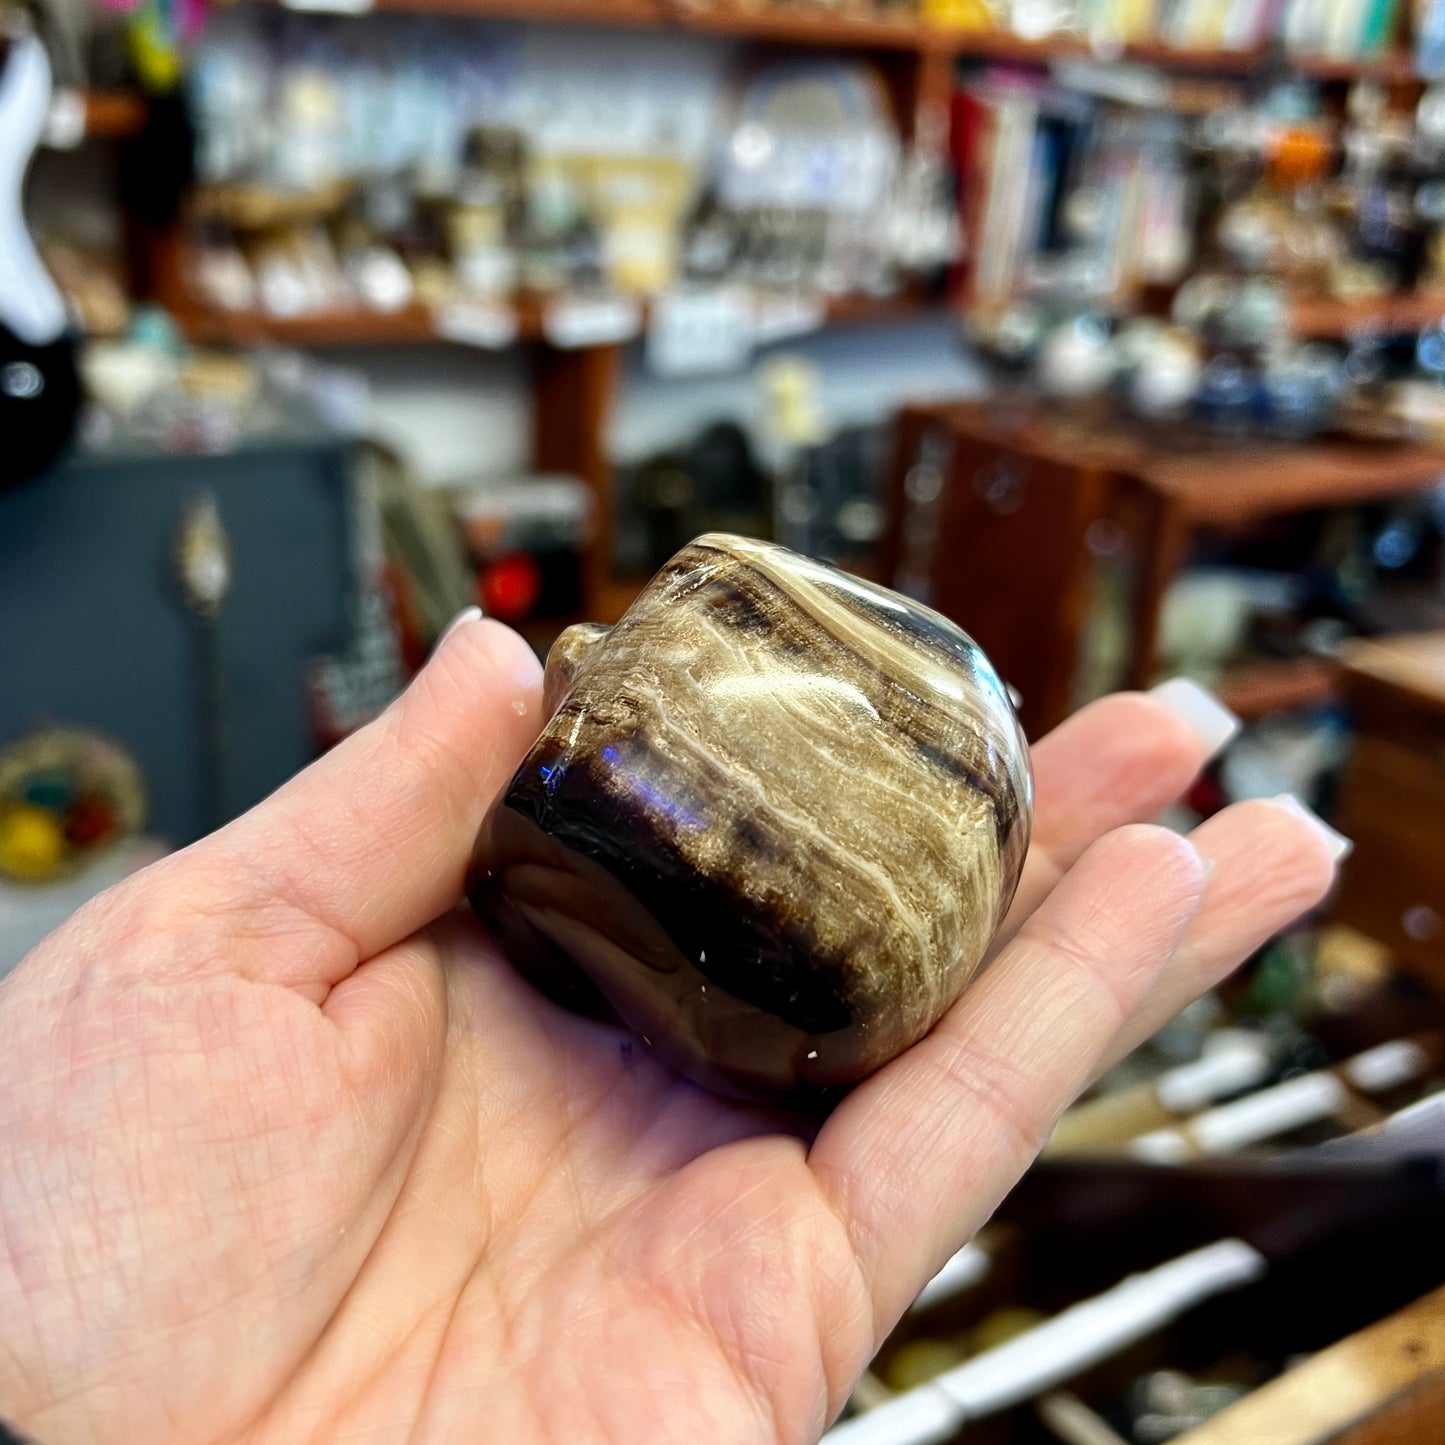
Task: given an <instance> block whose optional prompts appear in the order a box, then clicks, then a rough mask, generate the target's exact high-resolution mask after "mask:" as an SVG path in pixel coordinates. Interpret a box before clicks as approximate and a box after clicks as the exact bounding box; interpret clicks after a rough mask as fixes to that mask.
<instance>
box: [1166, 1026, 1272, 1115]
mask: <svg viewBox="0 0 1445 1445" xmlns="http://www.w3.org/2000/svg"><path fill="white" fill-rule="evenodd" d="M1211 1044H1212V1047H1210V1048H1209V1049H1208V1050H1207V1052H1206V1053H1205V1054H1204V1056H1203V1057H1202V1058H1200V1059H1197V1060H1195V1062H1194V1063H1192V1064H1181V1065H1180V1066H1179V1067H1178V1068H1177V1069H1170V1070H1169V1071H1168V1073H1166V1074H1163V1075H1161V1076H1160V1079H1159V1083H1158V1085H1157V1086H1156V1089H1155V1092H1156V1094H1157V1095H1158V1097H1159V1102H1160V1103H1161V1104H1163V1105H1164V1107H1165V1108H1166V1109H1168V1110H1169V1112H1170V1113H1171V1114H1193V1113H1194V1112H1195V1111H1196V1110H1199V1109H1202V1108H1204V1107H1205V1105H1207V1104H1212V1103H1213V1102H1214V1101H1215V1100H1216V1099H1220V1098H1223V1097H1224V1095H1226V1094H1236V1093H1238V1092H1239V1091H1240V1090H1242V1089H1248V1088H1250V1087H1251V1086H1252V1085H1255V1084H1257V1083H1259V1081H1260V1080H1261V1079H1262V1078H1264V1076H1265V1075H1266V1074H1267V1073H1268V1072H1269V1067H1270V1052H1271V1050H1270V1045H1269V1043H1268V1041H1267V1040H1266V1039H1264V1038H1263V1037H1262V1036H1260V1035H1258V1034H1246V1033H1243V1032H1235V1031H1230V1033H1229V1034H1228V1036H1227V1037H1224V1036H1220V1035H1216V1038H1215V1039H1214V1040H1211Z"/></svg>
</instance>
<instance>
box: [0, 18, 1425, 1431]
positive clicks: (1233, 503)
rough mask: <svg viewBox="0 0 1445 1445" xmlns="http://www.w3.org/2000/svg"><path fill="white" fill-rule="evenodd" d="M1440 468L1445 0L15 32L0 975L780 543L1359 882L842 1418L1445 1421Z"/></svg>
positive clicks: (1187, 815) (1033, 1193)
mask: <svg viewBox="0 0 1445 1445" xmlns="http://www.w3.org/2000/svg"><path fill="white" fill-rule="evenodd" d="M1442 478H1445V3H1442V0H872V3H869V0H286V3H269V0H267V3H263V0H237V3H206V0H116V3H107V4H101V3H92V0H24V3H21V0H0V974H3V973H4V972H5V971H6V970H7V969H8V968H10V967H13V965H14V964H15V963H16V962H17V961H18V960H19V958H20V957H22V956H23V954H24V953H25V952H26V950H27V949H28V948H29V947H30V946H31V945H32V944H33V943H34V942H35V941H36V940H37V939H38V938H39V937H40V936H42V935H43V934H44V933H45V932H46V931H47V930H48V929H49V928H51V927H53V926H54V925H55V924H56V923H57V922H59V921H60V920H61V919H63V918H64V917H65V916H66V914H67V913H68V912H69V911H71V910H72V909H73V908H74V907H76V906H77V905H78V904H79V903H80V902H81V901H83V900H84V899H85V898H87V897H89V896H91V895H92V894H93V893H95V892H96V891H98V890H99V889H101V888H103V887H105V886H107V885H108V884H109V883H111V882H113V881H115V880H116V879H117V878H120V877H123V876H124V875H125V874H126V873H128V872H130V871H131V870H133V869H135V868H137V867H140V866H142V865H143V864H144V863H145V862H147V861H149V860H150V859H152V858H154V857H157V856H159V855H160V854H161V853H163V852H164V851H166V850H167V849H170V848H174V847H177V846H180V845H184V844H185V843H187V842H189V841H191V840H193V839H194V838H196V837H199V836H200V835H202V834H203V833H205V832H207V831H208V830H210V829H211V828H213V827H215V826H217V825H218V824H219V823H221V822H223V821H224V820H226V819H227V818H229V817H232V816H234V815H235V814H236V813H238V812H240V811H242V810H244V809H245V808H247V807H249V806H250V805H251V804H253V803H254V802H256V801H257V800H258V799H259V798H261V797H263V796H264V795H265V794H266V793H268V792H269V791H270V790H271V789H273V788H274V787H276V786H277V785H278V784H279V783H280V782H282V781H283V780H284V779H285V778H286V777H288V776H289V775H290V774H292V773H293V772H295V771H296V770H297V769H298V768H300V767H302V766H304V765H305V764H306V763H307V762H308V761H309V760H310V759H312V758H314V757H315V756H317V755H318V754H319V753H320V752H321V751H323V750H324V749H325V748H327V747H328V746H330V745H331V744H333V743H334V742H335V741H337V740H338V739H339V738H341V737H343V736H345V734H346V733H348V732H349V731H351V730H352V729H354V728H355V727H357V726H358V725H360V724H361V723H363V722H364V721H365V720H367V719H368V718H369V717H372V716H374V715H375V714H376V713H377V712H378V711H379V710H380V709H381V708H382V707H383V706H385V704H386V702H387V701H388V700H389V699H390V698H391V697H393V696H394V695H395V694H396V693H397V691H398V690H399V689H400V688H402V687H403V686H404V685H405V683H406V680H407V679H408V677H409V676H410V675H411V674H412V673H413V672H414V671H415V669H416V668H417V667H418V666H419V665H420V664H421V662H422V661H423V660H424V658H425V657H426V655H427V653H428V651H429V649H430V648H431V646H432V645H433V644H434V642H435V640H436V638H437V636H438V634H439V632H440V630H441V629H442V627H443V626H444V625H445V623H446V621H447V620H448V619H449V618H450V617H451V616H453V615H454V614H455V613H456V612H457V611H458V610H459V609H460V608H462V607H464V606H466V605H467V604H468V603H471V602H479V603H480V604H481V605H482V606H483V607H484V608H485V610H486V611H487V612H488V613H489V614H490V615H492V616H495V617H499V618H501V619H503V620H505V621H508V622H510V623H512V624H513V625H514V626H516V627H518V628H519V629H520V630H521V631H522V632H523V633H524V635H525V636H526V637H527V638H528V639H529V640H530V641H531V642H532V643H533V644H534V645H535V646H536V647H537V648H538V650H539V651H543V652H544V651H545V649H546V647H547V646H548V644H549V643H550V641H551V639H552V638H554V637H555V636H556V634H557V633H558V632H559V631H560V630H561V629H562V628H563V627H564V626H566V625H567V624H568V623H570V622H572V621H576V620H580V619H591V620H598V621H604V622H610V621H615V620H616V619H617V618H618V617H620V616H621V615H622V613H623V612H624V611H625V609H626V608H627V606H628V604H629V602H630V601H631V599H632V598H633V597H634V596H635V595H636V593H637V591H638V589H639V588H640V586H641V585H642V583H643V582H644V581H645V580H646V578H647V576H648V575H649V573H650V572H651V571H652V570H653V569H654V568H656V567H657V566H658V565H659V564H660V563H662V562H663V561H665V560H666V559H667V557H668V556H669V555H670V554H671V553H672V552H673V551H674V550H676V549H677V548H678V547H679V546H680V545H682V544H683V543H684V542H686V541H687V540H689V539H690V538H692V537H693V536H695V535H696V534H698V533H700V532H703V531H707V530H711V529H726V530H730V531H738V532H744V533H749V534H752V535H757V536H763V537H771V538H775V539H777V540H778V541H781V542H784V543H786V544H787V545H788V546H791V547H794V548H796V549H798V550H800V551H804V552H807V553H810V554H813V555H815V556H818V557H822V558H825V559H828V560H830V561H833V562H836V563H837V564H838V565H840V566H843V567H845V568H848V569H850V570H852V571H854V572H856V573H858V574H859V575H861V576H864V577H868V578H872V579H875V580H878V581H882V582H886V583H888V584H889V585H891V586H894V587H897V588H899V589H900V590H902V591H904V592H907V593H909V594H911V595H913V596H915V597H918V598H921V599H923V600H925V601H928V602H929V603H931V604H932V605H933V606H935V607H937V608H938V609H940V610H941V611H943V612H945V613H946V614H948V615H949V616H950V617H952V618H954V619H955V620H956V621H958V622H959V623H960V624H961V625H962V626H964V627H965V628H966V629H967V630H968V631H970V632H971V633H973V634H974V635H975V636H976V637H977V638H978V639H979V641H980V642H981V643H982V644H983V645H984V646H985V647H986V648H987V650H988V651H989V653H990V654H991V656H992V657H993V659H994V660H995V662H996V663H997V664H998V666H999V668H1000V670H1001V671H1002V672H1003V673H1004V675H1005V676H1006V677H1007V678H1008V679H1009V681H1010V682H1011V683H1012V684H1013V685H1014V686H1015V688H1016V689H1017V690H1018V692H1019V693H1020V695H1021V698H1022V702H1021V714H1022V716H1023V720H1024V722H1025V725H1026V728H1027V730H1028V732H1029V735H1030V736H1031V737H1038V736H1039V735H1041V734H1042V733H1043V732H1045V731H1047V730H1048V729H1049V728H1051V727H1052V726H1054V725H1055V724H1056V723H1058V722H1059V721H1060V720H1062V719H1063V718H1065V717H1066V716H1068V714H1069V713H1070V712H1072V711H1073V710H1075V709H1076V708H1078V707H1079V706H1081V705H1083V704H1084V703H1086V702H1087V701H1088V700H1089V699H1091V698H1094V697H1097V696H1099V695H1101V694H1103V693H1105V692H1109V691H1112V690H1115V689H1117V688H1120V687H1144V686H1148V685H1150V684H1151V683H1153V682H1155V681H1157V680H1159V679H1161V678H1164V677H1168V676H1173V675H1178V674H1186V675H1189V676H1192V677H1195V678H1198V679H1199V680H1201V681H1203V682H1205V683H1206V684H1208V685H1209V686H1210V687H1212V688H1214V689H1215V691H1216V692H1217V693H1218V694H1219V696H1220V697H1221V698H1222V699H1223V700H1224V701H1225V703H1226V704H1227V705H1228V706H1229V707H1230V708H1232V709H1233V710H1234V711H1235V712H1236V713H1237V714H1238V715H1239V716H1240V717H1241V718H1242V719H1243V720H1244V723H1245V727H1244V730H1243V732H1242V733H1241V735H1240V736H1239V738H1238V739H1237V740H1236V741H1235V742H1234V743H1233V744H1232V745H1231V746H1230V748H1229V749H1228V751H1227V752H1226V753H1225V754H1224V756H1223V758H1222V759H1221V760H1220V761H1219V762H1218V763H1217V764H1216V765H1215V766H1213V767H1212V768H1211V769H1210V771H1209V772H1208V774H1207V775H1206V776H1205V777H1203V778H1202V779H1201V780H1200V781H1199V783H1198V784H1197V786H1196V787H1195V788H1194V790H1193V791H1192V792H1191V794H1190V795H1189V797H1188V798H1187V799H1186V800H1185V803H1184V804H1182V805H1181V806H1180V808H1179V809H1178V810H1176V812H1175V813H1174V814H1173V815H1171V819H1170V821H1172V822H1174V823H1176V824H1177V825H1178V826H1181V827H1188V826H1190V825H1192V824H1193V823H1194V822H1196V821H1198V820H1199V819H1201V818H1204V817H1207V816H1209V815H1210V814H1211V813H1213V812H1215V811H1217V810H1218V809H1219V808H1221V807H1222V806H1224V805H1225V804H1226V803H1227V802H1229V801H1231V800H1235V799H1241V798H1248V797H1271V796H1275V795H1278V794H1281V793H1286V792H1288V793H1294V794H1297V795H1299V796H1300V797H1302V798H1303V799H1304V800H1306V801H1307V802H1308V803H1309V804H1310V805H1311V806H1312V807H1314V808H1315V809H1316V810H1317V811H1319V812H1320V813H1321V814H1322V815H1323V816H1324V817H1325V818H1327V819H1329V820H1330V821H1331V822H1333V823H1334V824H1335V825H1336V826H1337V827H1339V828H1340V829H1341V830H1343V831H1344V832H1346V833H1347V834H1349V835H1350V837H1352V838H1353V839H1354V840H1355V845H1356V846H1355V851H1354V853H1353V855H1352V856H1351V857H1350V858H1349V860H1348V862H1347V863H1346V864H1345V866H1344V869H1343V874H1342V881H1341V884H1340V886H1339V889H1338V891H1337V893H1336V895H1335V896H1334V897H1333V898H1332V899H1331V900H1329V902H1328V903H1327V904H1326V905H1325V907H1324V908H1323V909H1321V910H1320V912H1319V913H1318V914H1317V915H1316V916H1314V917H1312V918H1309V919H1306V920H1303V921H1302V922H1301V924H1300V925H1299V926H1298V927H1296V928H1295V929H1292V930H1291V931H1290V932H1289V933H1288V934H1287V935H1286V936H1284V937H1282V938H1279V939H1277V940H1275V941H1273V942H1272V943H1271V944H1270V945H1269V946H1268V947H1267V948H1265V949H1264V950H1262V951H1261V953H1260V954H1259V955H1258V956H1257V957H1256V958H1254V959H1253V960H1251V962H1250V963H1249V964H1248V965H1247V966H1246V968H1245V969H1244V970H1243V971H1242V972H1241V973H1240V974H1239V976H1238V977H1237V978H1236V979H1234V980H1232V981H1231V982H1230V983H1229V984H1228V985H1226V986H1225V987H1223V988H1221V989H1220V990H1219V991H1218V992H1217V993H1216V994H1214V995H1211V996H1210V997H1208V998H1206V999H1205V1000H1203V1001H1202V1002H1201V1003H1200V1004H1198V1005H1196V1006H1194V1007H1193V1008H1191V1009H1190V1010H1188V1011H1187V1012H1186V1013H1185V1014H1184V1015H1182V1016H1181V1017H1180V1018H1179V1019H1177V1020H1176V1021H1175V1022H1174V1023H1172V1024H1171V1025H1169V1026H1168V1027H1167V1028H1166V1029H1165V1030H1164V1031H1163V1032H1162V1033H1161V1034H1160V1035H1159V1036H1158V1037H1157V1038H1156V1039H1154V1040H1152V1041H1151V1042H1150V1043H1149V1044H1148V1045H1146V1046H1145V1047H1144V1048H1143V1049H1141V1050H1140V1051H1139V1052H1138V1053H1136V1054H1135V1055H1134V1056H1132V1057H1131V1058H1130V1059H1128V1060H1126V1061H1125V1062H1124V1063H1123V1064H1122V1065H1120V1066H1119V1067H1118V1068H1117V1069H1116V1070H1115V1071H1114V1072H1113V1073H1112V1074H1111V1075H1110V1076H1109V1077H1108V1078H1107V1079H1105V1080H1104V1081H1103V1083H1102V1084H1101V1085H1100V1087H1099V1089H1098V1090H1097V1092H1096V1093H1095V1095H1094V1096H1093V1097H1091V1098H1090V1099H1089V1100H1087V1101H1086V1102H1085V1103H1083V1104H1081V1105H1080V1106H1078V1108H1077V1109H1076V1110H1075V1111H1073V1112H1072V1113H1071V1114H1070V1115H1068V1116H1066V1118H1065V1120H1064V1121H1063V1122H1062V1123H1061V1125H1060V1129H1059V1132H1058V1134H1057V1135H1056V1136H1055V1138H1054V1140H1053V1142H1052V1144H1051V1146H1050V1149H1049V1151H1048V1153H1047V1155H1046V1157H1045V1159H1044V1161H1043V1162H1042V1163H1041V1164H1040V1165H1039V1166H1038V1168H1037V1169H1036V1170H1035V1171H1034V1172H1033V1173H1032V1174H1031V1175H1030V1176H1029V1177H1028V1179H1027V1180H1026V1181H1025V1182H1024V1184H1023V1185H1022V1186H1021V1187H1020V1189H1019V1190H1018V1191H1017V1192H1016V1194H1015V1195H1014V1196H1013V1198H1011V1200H1010V1201H1009V1202H1008V1203H1007V1204H1006V1205H1005V1206H1004V1208H1003V1210H1002V1211H1001V1212H1000V1215H999V1218H998V1219H997V1220H996V1221H995V1223H994V1224H993V1225H992V1226H990V1228H989V1230H988V1231H987V1232H986V1233H985V1235H983V1236H981V1237H980V1239H979V1240H978V1241H976V1242H975V1244H973V1245H971V1246H970V1248H969V1250H967V1251H965V1253H964V1254H963V1255H961V1256H959V1258H958V1259H957V1260H955V1261H954V1262H953V1264H952V1265H951V1266H950V1268H949V1271H946V1272H945V1276H943V1277H941V1279H940V1280H939V1281H937V1282H935V1285H934V1286H933V1287H931V1291H930V1293H929V1294H928V1295H926V1296H925V1298H924V1300H922V1301H921V1302H920V1305H919V1306H918V1307H917V1308H916V1309H915V1311H914V1312H913V1313H912V1314H910V1316H909V1317H908V1318H907V1319H906V1320H905V1321H904V1323H903V1325H902V1326H900V1329H899V1331H898V1332H897V1333H896V1334H895V1336H894V1337H893V1339H892V1340H890V1341H889V1344H888V1345H887V1346H886V1347H885V1349H884V1351H883V1353H882V1354H881V1355H880V1356H879V1358H878V1360H877V1361H875V1364H874V1368H873V1370H872V1371H871V1372H870V1374H869V1375H868V1377H867V1378H866V1379H865V1381H864V1382H863V1385H862V1386H860V1389H859V1392H858V1394H857V1395H856V1396H855V1398H854V1401H853V1402H852V1404H851V1406H850V1412H851V1413H852V1414H853V1415H855V1416H857V1419H858V1423H857V1425H856V1426H852V1427H851V1428H854V1429H862V1426H863V1423H864V1422H865V1421H866V1420H867V1419H868V1418H869V1417H870V1416H872V1417H874V1418H875V1419H876V1421H877V1422H878V1424H877V1432H876V1435H875V1436H870V1437H868V1438H876V1439H877V1440H879V1441H882V1442H892V1445H909V1442H913V1441H915V1440H916V1441H919V1442H921V1441H923V1440H925V1439H930V1440H932V1439H937V1440H945V1439H951V1438H953V1435H952V1434H951V1433H950V1432H951V1431H953V1430H954V1425H955V1424H956V1421H955V1422H954V1423H949V1424H937V1423H935V1425H934V1426H933V1427H932V1429H933V1433H932V1434H927V1433H919V1434H913V1433H909V1430H910V1429H911V1428H913V1427H904V1426H900V1427H897V1428H895V1427H893V1426H891V1425H888V1424H887V1421H888V1420H889V1419H890V1418H891V1417H890V1416H889V1415H888V1414H887V1413H885V1408H886V1407H887V1406H888V1404H889V1403H890V1402H891V1401H893V1400H894V1399H895V1397H897V1396H898V1395H899V1394H901V1393H904V1392H906V1391H908V1390H909V1389H911V1388H919V1387H925V1388H936V1387H930V1386H928V1382H929V1381H936V1380H938V1379H939V1378H942V1379H944V1380H946V1381H952V1384H951V1385H950V1386H949V1389H950V1390H951V1392H952V1393H951V1396H950V1398H952V1399H954V1402H955V1404H957V1402H958V1401H959V1400H966V1401H968V1402H969V1403H968V1406H967V1410H968V1413H969V1414H970V1415H971V1416H972V1417H975V1422H974V1423H973V1424H971V1425H969V1426H968V1427H967V1437H966V1438H967V1439H968V1440H970V1441H972V1440H980V1441H1001V1442H1002V1441H1007V1442H1015V1441H1017V1442H1065V1445H1119V1442H1120V1441H1123V1442H1128V1445H1160V1442H1164V1441H1170V1440H1179V1441H1184V1442H1187V1445H1258V1442H1264V1441H1269V1442H1276V1445H1295V1442H1298V1445H1314V1442H1324V1441H1325V1440H1330V1441H1341V1442H1349V1445H1377V1442H1378V1445H1386V1442H1405V1441H1409V1442H1417V1441H1432V1440H1445V1292H1442V1291H1441V1288H1440V1286H1441V1284H1442V1281H1445V1228H1442V1227H1441V1226H1442V1224H1445V1198H1442V1193H1441V1189H1442V1186H1441V1182H1440V1176H1441V1164H1440V1161H1441V1159H1445V1002H1442V991H1445V484H1442ZM1131 1280H1132V1283H1130V1284H1126V1283H1123V1282H1125V1281H1131ZM1131 1291H1132V1292H1131ZM1432 1291H1433V1292H1432ZM1080 1310H1082V1311H1083V1313H1082V1314H1080V1313H1077V1311H1080ZM1071 1311H1074V1312H1075V1313H1070V1312H1071ZM1047 1331H1052V1333H1048V1332H1047ZM1041 1332H1042V1333H1041ZM940 1431H942V1432H943V1433H939V1432H940ZM857 1438H858V1439H860V1440H861V1439H863V1438H864V1437H863V1436H862V1435H859V1436H857Z"/></svg>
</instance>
